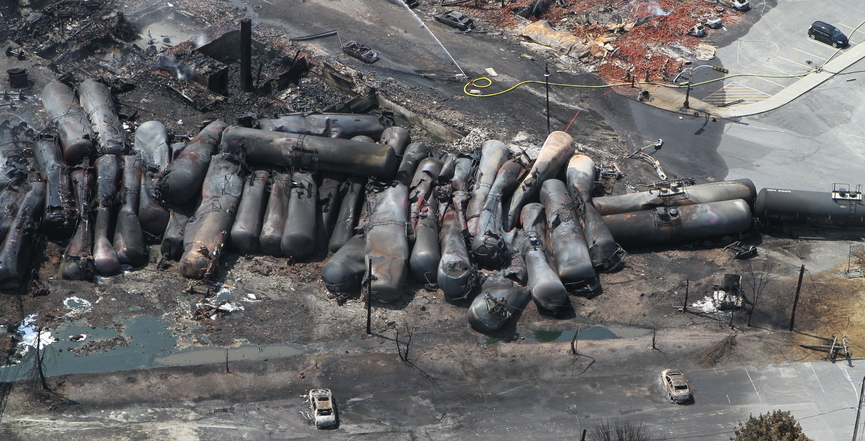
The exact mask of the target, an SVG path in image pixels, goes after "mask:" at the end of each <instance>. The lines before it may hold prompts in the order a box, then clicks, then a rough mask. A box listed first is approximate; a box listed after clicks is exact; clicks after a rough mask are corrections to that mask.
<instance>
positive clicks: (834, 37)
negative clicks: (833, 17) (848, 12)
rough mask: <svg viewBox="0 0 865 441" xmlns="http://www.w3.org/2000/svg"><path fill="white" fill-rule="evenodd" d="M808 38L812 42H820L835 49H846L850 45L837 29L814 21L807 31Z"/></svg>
mask: <svg viewBox="0 0 865 441" xmlns="http://www.w3.org/2000/svg"><path fill="white" fill-rule="evenodd" d="M808 36H809V37H811V39H812V40H820V41H822V42H823V43H826V44H831V45H832V47H836V48H840V47H847V45H848V44H849V43H850V42H849V41H848V40H847V36H846V35H844V33H843V32H841V31H839V30H838V28H836V27H835V26H832V25H830V24H829V23H824V22H822V21H815V22H814V23H813V24H811V28H810V29H808Z"/></svg>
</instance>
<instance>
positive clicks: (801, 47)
mask: <svg viewBox="0 0 865 441" xmlns="http://www.w3.org/2000/svg"><path fill="white" fill-rule="evenodd" d="M760 12H761V10H760V8H756V9H755V10H753V11H750V12H749V13H760ZM863 18H865V3H862V2H861V1H856V0H839V1H833V2H823V3H820V4H819V7H818V6H817V5H816V4H815V3H813V2H804V1H797V2H778V5H777V6H776V7H774V8H773V9H771V10H770V11H768V12H767V13H766V15H765V16H764V17H763V18H762V19H761V20H760V21H759V22H757V24H755V25H754V26H753V27H752V28H751V31H750V32H749V33H748V34H747V35H745V36H743V37H742V38H741V39H739V40H738V41H736V42H735V43H734V44H731V45H729V46H727V47H724V48H720V49H719V50H718V51H717V57H718V59H719V60H721V61H722V62H723V64H724V65H725V66H726V67H728V68H729V69H730V70H731V72H732V73H738V72H748V73H758V74H792V73H800V72H803V71H806V70H808V69H810V68H812V67H813V66H818V65H822V64H823V62H824V60H826V59H828V58H829V57H831V56H832V55H833V54H834V53H835V49H833V48H832V47H830V46H828V45H825V44H823V43H819V42H815V41H812V40H810V39H808V37H807V35H806V32H807V29H808V27H809V26H810V23H811V22H812V21H814V20H815V19H820V20H823V21H827V22H830V23H834V24H835V25H837V26H838V27H839V28H840V29H842V30H843V31H845V33H847V34H850V33H851V32H850V31H852V28H855V27H856V26H858V25H859V21H860V20H862V19H863ZM850 42H851V45H852V46H853V47H851V49H847V51H850V50H855V49H856V45H859V44H861V43H863V42H865V34H863V32H862V28H860V30H859V31H857V32H856V33H853V34H852V35H850ZM809 61H810V62H811V63H810V64H809V63H808V62H809ZM844 72H846V74H844V75H839V76H836V77H835V78H833V79H831V80H829V81H828V82H826V83H825V84H823V85H822V86H820V87H818V88H816V89H814V90H812V91H811V92H808V93H807V94H805V95H804V96H802V97H801V98H798V99H796V100H794V101H792V102H791V103H790V104H787V105H786V106H784V107H781V108H779V109H777V110H774V111H771V112H769V113H767V114H764V115H759V116H755V117H748V118H744V119H742V120H741V121H738V122H735V123H731V124H728V125H727V126H726V127H725V129H724V136H723V138H722V141H721V144H720V146H719V148H718V153H719V154H720V155H721V156H722V157H723V158H724V160H725V162H726V163H727V166H728V169H729V175H728V176H727V177H728V178H730V179H737V178H744V177H748V178H751V179H753V180H754V181H755V183H756V184H757V187H758V188H759V187H780V188H792V189H807V190H812V189H813V190H826V191H828V190H829V189H830V188H831V184H832V183H833V182H845V183H849V184H854V185H855V184H863V183H865V173H863V171H862V168H861V167H858V166H855V164H859V163H861V162H862V161H863V160H865V152H863V149H862V148H861V147H860V146H861V145H862V142H863V141H865V133H863V132H862V127H863V123H865V108H863V106H865V87H863V81H865V62H863V61H860V62H858V63H856V64H854V65H852V66H850V67H849V68H847V69H846V70H845V71H844ZM795 81H796V79H793V78H788V79H781V78H758V77H751V78H736V79H734V80H731V82H734V83H736V84H741V85H743V86H747V87H750V88H752V89H755V90H759V91H761V92H764V93H767V94H774V93H777V92H779V91H780V88H781V87H784V86H788V85H791V84H793V83H794V82H795Z"/></svg>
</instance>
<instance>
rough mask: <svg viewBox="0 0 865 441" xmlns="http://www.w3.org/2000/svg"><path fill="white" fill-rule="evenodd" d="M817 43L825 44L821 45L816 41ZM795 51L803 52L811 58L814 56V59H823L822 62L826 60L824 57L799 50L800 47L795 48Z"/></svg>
mask: <svg viewBox="0 0 865 441" xmlns="http://www.w3.org/2000/svg"><path fill="white" fill-rule="evenodd" d="M815 43H818V44H823V43H820V42H817V41H815ZM793 50H794V51H799V52H802V53H803V54H805V55H809V56H812V57H814V58H817V59H821V60H823V59H825V58H826V57H822V56H820V55H815V54H812V53H811V52H806V51H803V50H802V49H799V48H798V47H794V48H793Z"/></svg>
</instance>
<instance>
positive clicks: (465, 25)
mask: <svg viewBox="0 0 865 441" xmlns="http://www.w3.org/2000/svg"><path fill="white" fill-rule="evenodd" d="M435 19H436V20H438V21H440V22H442V23H444V24H446V25H448V26H451V27H454V28H457V29H459V30H461V31H467V30H469V29H471V28H473V27H474V26H475V22H474V20H472V19H471V18H470V17H469V16H468V15H465V14H463V13H462V12H459V11H447V12H445V13H444V14H439V15H436V16H435Z"/></svg>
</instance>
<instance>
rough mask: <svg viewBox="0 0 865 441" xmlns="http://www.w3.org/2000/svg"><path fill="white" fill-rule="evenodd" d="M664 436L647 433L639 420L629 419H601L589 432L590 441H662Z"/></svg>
mask: <svg viewBox="0 0 865 441" xmlns="http://www.w3.org/2000/svg"><path fill="white" fill-rule="evenodd" d="M664 439H665V438H663V437H661V438H658V437H654V436H652V435H650V434H649V432H648V430H647V429H646V426H644V425H643V422H642V421H640V422H639V423H637V424H634V423H632V422H630V421H616V422H612V423H611V422H610V421H609V420H607V421H603V422H601V423H598V424H596V425H595V427H594V428H593V429H592V431H591V432H589V440H590V441H664Z"/></svg>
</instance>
